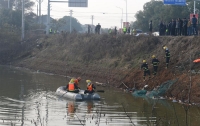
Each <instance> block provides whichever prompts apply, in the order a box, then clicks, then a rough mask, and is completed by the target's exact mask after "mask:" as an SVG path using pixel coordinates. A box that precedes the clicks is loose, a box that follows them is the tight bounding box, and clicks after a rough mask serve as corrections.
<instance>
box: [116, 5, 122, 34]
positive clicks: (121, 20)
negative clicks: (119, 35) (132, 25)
mask: <svg viewBox="0 0 200 126" xmlns="http://www.w3.org/2000/svg"><path fill="white" fill-rule="evenodd" d="M117 8H119V9H121V10H122V17H121V30H122V23H123V8H121V7H117Z"/></svg>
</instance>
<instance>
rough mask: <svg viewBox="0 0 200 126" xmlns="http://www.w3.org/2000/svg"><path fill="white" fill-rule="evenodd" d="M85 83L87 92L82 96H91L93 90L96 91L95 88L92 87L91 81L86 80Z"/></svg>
mask: <svg viewBox="0 0 200 126" xmlns="http://www.w3.org/2000/svg"><path fill="white" fill-rule="evenodd" d="M86 83H87V90H85V92H84V94H86V93H89V94H92V93H94V89H96V87H95V86H94V84H92V82H91V80H86Z"/></svg>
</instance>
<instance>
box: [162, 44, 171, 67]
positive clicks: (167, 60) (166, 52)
mask: <svg viewBox="0 0 200 126" xmlns="http://www.w3.org/2000/svg"><path fill="white" fill-rule="evenodd" d="M163 49H164V50H165V58H166V69H167V68H168V66H169V61H170V52H169V49H168V48H167V46H164V47H163Z"/></svg>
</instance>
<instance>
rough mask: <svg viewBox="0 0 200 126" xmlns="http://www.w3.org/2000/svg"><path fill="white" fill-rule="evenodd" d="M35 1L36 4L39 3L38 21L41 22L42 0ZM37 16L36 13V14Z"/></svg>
mask: <svg viewBox="0 0 200 126" xmlns="http://www.w3.org/2000/svg"><path fill="white" fill-rule="evenodd" d="M36 1H37V2H38V4H39V23H40V24H41V20H42V19H41V4H42V2H43V0H36ZM37 8H38V6H37ZM37 16H38V15H37Z"/></svg>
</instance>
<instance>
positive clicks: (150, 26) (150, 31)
mask: <svg viewBox="0 0 200 126" xmlns="http://www.w3.org/2000/svg"><path fill="white" fill-rule="evenodd" d="M152 29H153V26H152V20H151V21H150V22H149V34H150V35H151V34H152Z"/></svg>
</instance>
